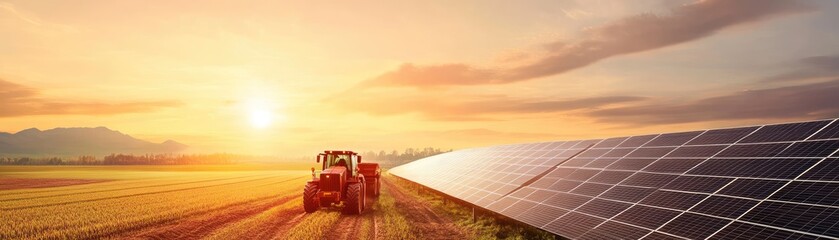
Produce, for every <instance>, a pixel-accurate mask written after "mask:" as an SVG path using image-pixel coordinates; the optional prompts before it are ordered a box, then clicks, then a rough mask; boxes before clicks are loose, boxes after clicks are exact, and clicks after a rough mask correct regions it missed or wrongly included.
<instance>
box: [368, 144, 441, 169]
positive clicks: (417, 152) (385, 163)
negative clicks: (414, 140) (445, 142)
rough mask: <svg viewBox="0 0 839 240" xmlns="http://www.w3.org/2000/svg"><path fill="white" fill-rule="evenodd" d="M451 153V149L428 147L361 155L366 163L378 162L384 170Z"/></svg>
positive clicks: (370, 152)
mask: <svg viewBox="0 0 839 240" xmlns="http://www.w3.org/2000/svg"><path fill="white" fill-rule="evenodd" d="M451 151H452V150H451V149H449V150H447V151H442V150H440V149H439V148H432V147H426V148H407V149H405V151H403V152H401V153H400V152H398V151H396V150H392V151H390V152H385V151H384V150H382V151H379V152H374V151H367V152H363V153H359V154H361V156H362V157H363V158H364V160H363V161H365V162H376V163H379V165H381V166H382V167H384V168H391V167H395V166H399V165H402V164H405V163H408V162H411V161H414V160H417V159H421V158H426V157H430V156H434V155H437V154H441V153H447V152H451Z"/></svg>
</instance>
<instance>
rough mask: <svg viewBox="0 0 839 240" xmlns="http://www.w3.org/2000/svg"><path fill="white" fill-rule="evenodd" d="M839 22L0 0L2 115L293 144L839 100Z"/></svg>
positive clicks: (149, 133)
mask: <svg viewBox="0 0 839 240" xmlns="http://www.w3.org/2000/svg"><path fill="white" fill-rule="evenodd" d="M837 22H839V2H837V1H828V0H824V1H803V0H802V1H796V0H730V1H722V0H704V1H669V0H635V1H605V0H586V1H583V0H544V1H542V0H533V1H505V0H464V1H410V2H409V1H337V2H312V1H249V0H248V1H218V0H211V1H202V2H201V3H200V4H199V3H197V2H195V1H186V0H172V1H162V2H154V3H151V2H148V1H89V0H81V1H2V0H0V131H2V132H12V133H14V132H17V131H20V130H23V129H27V128H32V127H36V128H39V129H51V128H56V127H98V126H105V127H108V128H110V129H114V130H118V131H120V132H123V133H126V134H129V135H132V136H134V137H137V138H141V139H145V140H149V141H154V142H162V141H165V140H168V139H172V140H176V141H178V142H182V143H185V144H187V145H190V146H191V147H190V150H189V151H191V152H233V153H245V154H270V155H277V154H279V155H293V156H298V155H309V154H311V155H314V154H315V153H316V152H319V151H322V150H324V149H340V148H343V149H351V150H358V151H368V150H374V151H377V150H392V149H397V150H401V149H405V148H408V147H438V148H442V149H460V148H468V147H477V146H487V145H495V144H507V143H518V142H535V141H554V140H574V139H589V138H603V137H614V136H627V135H637V134H645V133H659V132H674V131H688V130H696V129H707V128H718V127H732V126H741V125H754V124H765V123H775V122H786V121H797V120H811V119H822V118H831V117H839V94H837V93H839V30H836V29H837V28H836V26H835V25H836V24H835V23H837Z"/></svg>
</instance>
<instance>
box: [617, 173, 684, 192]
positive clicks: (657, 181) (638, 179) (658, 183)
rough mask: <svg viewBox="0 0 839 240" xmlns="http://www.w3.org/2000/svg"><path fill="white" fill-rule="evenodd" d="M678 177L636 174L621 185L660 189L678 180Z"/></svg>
mask: <svg viewBox="0 0 839 240" xmlns="http://www.w3.org/2000/svg"><path fill="white" fill-rule="evenodd" d="M676 177H677V175H672V174H656V173H636V174H635V175H632V176H630V177H629V178H627V179H626V180H624V181H623V182H621V183H620V184H621V185H628V186H637V187H653V188H660V187H662V186H664V185H665V184H667V183H670V181H672V180H673V179H676Z"/></svg>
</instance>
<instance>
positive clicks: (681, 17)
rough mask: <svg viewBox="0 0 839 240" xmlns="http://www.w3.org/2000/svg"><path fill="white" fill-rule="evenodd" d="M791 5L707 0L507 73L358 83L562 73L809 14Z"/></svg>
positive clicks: (606, 32)
mask: <svg viewBox="0 0 839 240" xmlns="http://www.w3.org/2000/svg"><path fill="white" fill-rule="evenodd" d="M810 9H811V8H810V7H809V6H807V5H806V4H803V3H802V2H801V1H793V0H739V1H730V0H705V1H699V2H696V3H693V4H687V5H683V6H679V7H676V8H674V9H672V11H671V14H669V15H666V16H659V15H654V14H640V15H635V16H631V17H627V18H624V19H620V20H618V21H614V22H611V23H608V24H605V25H602V26H598V27H594V28H591V29H589V30H588V31H586V32H585V33H584V35H583V37H582V38H581V39H578V40H577V41H571V42H562V44H550V46H549V47H546V50H547V51H548V52H547V53H545V54H544V55H543V57H541V58H538V59H536V60H535V61H533V62H531V63H527V64H523V65H521V66H518V67H513V68H508V69H492V68H480V67H474V66H469V65H466V64H461V63H455V64H439V65H432V66H415V65H413V64H405V65H403V66H402V67H400V68H399V69H396V70H394V71H390V72H387V73H384V74H382V75H379V76H377V77H375V78H373V79H370V80H367V81H364V82H362V83H361V86H363V87H376V86H412V87H437V86H446V85H478V84H500V83H510V82H518V81H526V80H530V79H534V78H539V77H545V76H551V75H556V74H561V73H564V72H567V71H570V70H574V69H577V68H581V67H585V66H588V65H590V64H593V63H595V62H598V61H600V60H603V59H606V58H610V57H614V56H618V55H623V54H629V53H636V52H643V51H649V50H654V49H658V48H662V47H667V46H672V45H676V44H680V43H685V42H690V41H694V40H698V39H701V38H704V37H708V36H711V35H713V34H715V33H717V32H718V31H719V30H722V29H725V28H727V27H731V26H735V25H739V24H743V23H749V22H755V21H759V20H763V19H767V18H770V17H774V16H779V15H785V14H791V13H797V12H803V11H808V10H810Z"/></svg>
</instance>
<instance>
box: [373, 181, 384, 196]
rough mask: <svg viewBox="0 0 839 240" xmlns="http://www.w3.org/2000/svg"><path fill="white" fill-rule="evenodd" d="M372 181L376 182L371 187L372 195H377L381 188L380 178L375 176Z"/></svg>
mask: <svg viewBox="0 0 839 240" xmlns="http://www.w3.org/2000/svg"><path fill="white" fill-rule="evenodd" d="M374 182H376V186H375V187H373V196H375V197H378V196H379V193H381V189H382V180H381V179H379V178H376V180H374Z"/></svg>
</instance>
